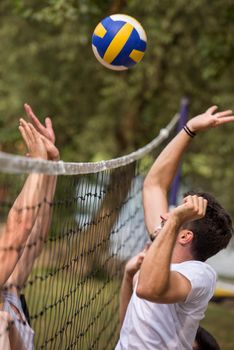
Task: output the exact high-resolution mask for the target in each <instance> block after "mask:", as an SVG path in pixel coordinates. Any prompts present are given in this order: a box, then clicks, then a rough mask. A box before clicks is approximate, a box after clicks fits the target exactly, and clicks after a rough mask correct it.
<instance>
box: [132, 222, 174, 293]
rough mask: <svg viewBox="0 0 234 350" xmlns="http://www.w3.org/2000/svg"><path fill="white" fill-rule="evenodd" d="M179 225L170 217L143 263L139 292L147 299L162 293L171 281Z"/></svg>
mask: <svg viewBox="0 0 234 350" xmlns="http://www.w3.org/2000/svg"><path fill="white" fill-rule="evenodd" d="M178 229H179V226H178V223H177V221H176V220H175V219H174V218H171V219H169V220H168V221H167V222H166V224H165V226H164V228H163V229H162V231H161V232H160V233H159V235H158V237H157V239H156V240H155V241H154V242H153V243H152V245H151V247H150V249H149V251H148V253H147V255H146V256H145V259H144V261H143V263H142V266H141V270H140V275H139V282H138V287H137V294H138V295H140V296H141V297H143V298H146V299H152V298H153V297H154V296H159V295H161V294H162V293H163V292H164V291H165V290H166V288H167V287H168V283H169V275H170V264H171V258H172V251H173V248H174V245H175V241H176V237H177V232H178Z"/></svg>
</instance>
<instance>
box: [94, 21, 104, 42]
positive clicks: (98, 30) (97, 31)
mask: <svg viewBox="0 0 234 350" xmlns="http://www.w3.org/2000/svg"><path fill="white" fill-rule="evenodd" d="M94 34H95V35H97V36H99V37H100V38H103V37H104V35H105V34H106V29H105V28H104V27H103V25H102V23H99V24H98V25H97V27H96V28H95V31H94Z"/></svg>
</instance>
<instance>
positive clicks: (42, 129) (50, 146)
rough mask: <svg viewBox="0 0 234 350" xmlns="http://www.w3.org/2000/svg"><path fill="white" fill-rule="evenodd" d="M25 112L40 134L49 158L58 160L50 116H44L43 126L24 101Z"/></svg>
mask: <svg viewBox="0 0 234 350" xmlns="http://www.w3.org/2000/svg"><path fill="white" fill-rule="evenodd" d="M24 109H25V112H26V114H27V116H28V118H29V120H30V121H31V122H32V124H33V126H34V128H35V129H36V130H37V132H38V133H39V134H40V135H41V138H42V140H43V141H44V144H45V147H46V150H47V155H48V159H49V160H59V159H60V155H59V150H58V149H57V147H56V146H55V133H54V130H53V124H52V121H51V119H50V118H45V126H44V125H43V124H42V123H41V122H40V121H39V119H38V118H37V117H36V115H35V114H34V113H33V110H32V108H31V107H30V106H29V105H28V104H27V103H25V104H24Z"/></svg>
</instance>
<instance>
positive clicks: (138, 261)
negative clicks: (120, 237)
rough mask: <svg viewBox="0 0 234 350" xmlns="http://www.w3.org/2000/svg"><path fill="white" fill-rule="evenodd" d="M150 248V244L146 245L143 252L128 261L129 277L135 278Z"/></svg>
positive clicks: (127, 270)
mask: <svg viewBox="0 0 234 350" xmlns="http://www.w3.org/2000/svg"><path fill="white" fill-rule="evenodd" d="M148 249H149V245H146V247H145V249H144V250H143V251H142V252H140V253H138V254H137V255H136V256H134V257H133V258H131V259H130V260H129V261H128V262H127V264H126V266H125V272H126V274H127V275H128V276H129V277H131V278H133V276H134V275H135V273H136V272H137V271H138V270H139V269H140V267H141V265H142V263H143V260H144V257H145V254H146V252H147V250H148Z"/></svg>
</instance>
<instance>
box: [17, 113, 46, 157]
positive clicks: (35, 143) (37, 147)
mask: <svg viewBox="0 0 234 350" xmlns="http://www.w3.org/2000/svg"><path fill="white" fill-rule="evenodd" d="M19 130H20V133H21V135H22V137H23V139H24V141H25V143H26V146H27V148H28V155H29V156H30V157H33V158H41V159H46V160H47V150H46V146H45V144H44V141H43V140H42V137H41V135H40V134H39V133H38V132H37V131H36V129H35V128H34V127H33V125H32V124H30V123H27V122H26V121H25V120H24V119H20V126H19Z"/></svg>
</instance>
